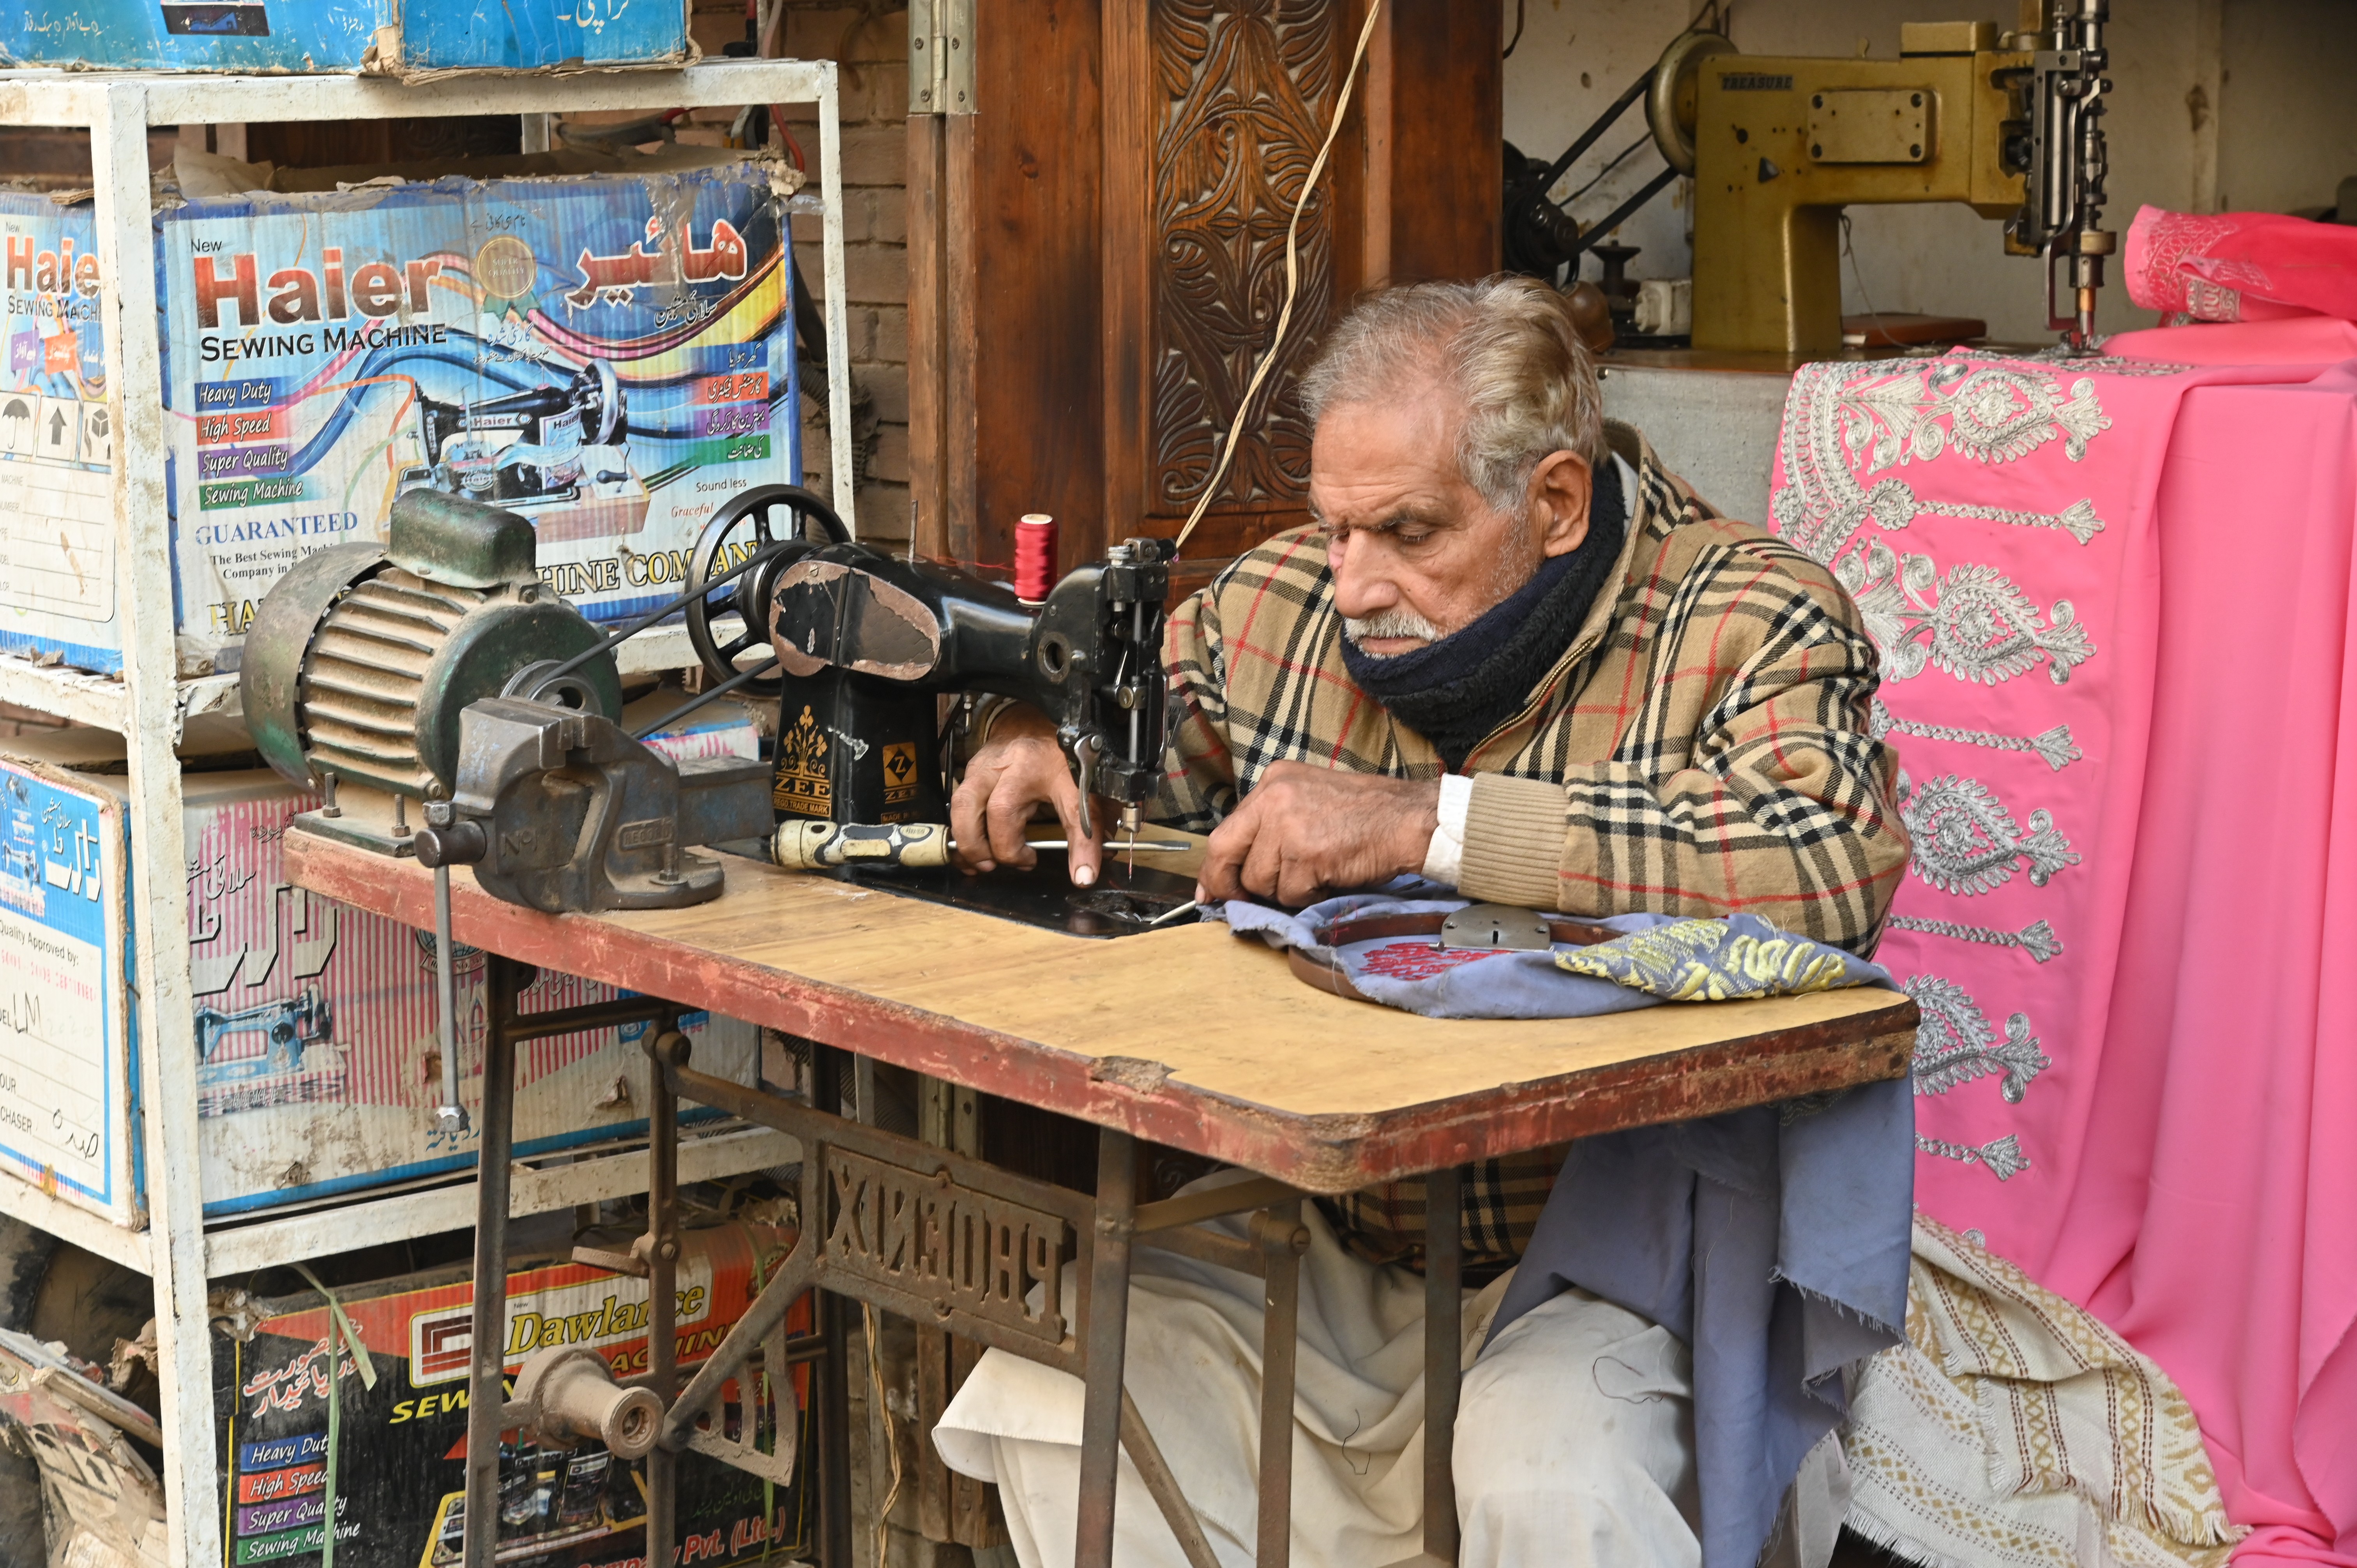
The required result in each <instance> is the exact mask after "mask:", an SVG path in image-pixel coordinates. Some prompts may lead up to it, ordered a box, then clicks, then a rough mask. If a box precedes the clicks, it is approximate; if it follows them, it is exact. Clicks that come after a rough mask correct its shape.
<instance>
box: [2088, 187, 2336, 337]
mask: <svg viewBox="0 0 2357 1568" xmlns="http://www.w3.org/2000/svg"><path fill="white" fill-rule="evenodd" d="M2120 271H2121V273H2122V274H2123V275H2125V276H2126V279H2127V285H2128V297H2129V298H2130V299H2133V300H2135V301H2136V303H2137V304H2138V305H2140V306H2144V307H2145V308H2146V309H2147V310H2158V311H2164V312H2168V313H2169V314H2172V315H2178V316H2184V317H2191V318H2192V319H2194V320H2197V321H2267V320H2274V319H2278V318H2281V317H2295V316H2306V315H2310V314H2314V315H2319V316H2336V317H2341V319H2343V320H2357V225H2349V224H2341V223H2318V222H2314V221H2312V220H2309V219H2306V218H2287V217H2285V216H2284V215H2282V214H2281V213H2276V212H2219V213H2212V214H2207V215H2204V214H2200V213H2192V212H2170V211H2168V210H2166V209H2162V208H2158V207H2146V208H2140V209H2137V212H2136V221H2135V222H2133V223H2131V224H2129V225H2128V237H2127V243H2126V244H2125V245H2124V246H2122V247H2121V252H2120Z"/></svg>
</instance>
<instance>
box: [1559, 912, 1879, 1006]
mask: <svg viewBox="0 0 2357 1568" xmlns="http://www.w3.org/2000/svg"><path fill="white" fill-rule="evenodd" d="M1555 967H1556V968H1557V969H1561V970H1566V971H1568V972H1570V973H1573V974H1584V975H1587V977H1589V978H1590V979H1593V980H1609V981H1612V982H1615V983H1618V984H1621V985H1625V986H1628V987H1630V988H1631V990H1635V991H1642V992H1646V993H1650V994H1652V995H1654V996H1659V997H1662V998H1663V999H1665V1000H1667V1001H1671V1002H1732V1001H1736V1000H1738V998H1741V997H1746V996H1787V995H1791V994H1792V993H1796V992H1803V991H1833V990H1836V989H1838V988H1840V987H1842V986H1846V985H1866V984H1870V983H1874V982H1877V981H1881V982H1885V983H1887V982H1888V981H1889V975H1888V974H1886V973H1885V972H1884V971H1882V970H1881V969H1880V968H1878V967H1877V966H1876V965H1874V964H1871V963H1868V962H1867V961H1865V960H1864V959H1860V958H1854V957H1852V956H1851V955H1850V954H1848V953H1846V952H1843V951H1842V950H1840V949H1838V948H1829V947H1827V946H1825V945H1824V943H1823V942H1813V941H1811V940H1809V939H1808V938H1806V937H1796V936H1794V935H1792V933H1791V932H1790V931H1780V930H1778V929H1776V928H1775V927H1773V926H1771V925H1770V924H1769V923H1768V922H1767V921H1765V920H1762V919H1760V918H1758V917H1757V916H1753V915H1729V916H1728V917H1727V918H1725V919H1723V920H1703V919H1694V920H1672V921H1670V922H1668V923H1667V924H1665V925H1659V926H1654V927H1652V928H1650V929H1646V930H1641V931H1632V932H1631V933H1630V934H1629V935H1627V936H1625V937H1616V938H1614V939H1613V940H1610V941H1609V942H1598V943H1597V944H1596V945H1595V946H1594V947H1586V948H1573V949H1570V950H1564V951H1557V952H1556V954H1555Z"/></svg>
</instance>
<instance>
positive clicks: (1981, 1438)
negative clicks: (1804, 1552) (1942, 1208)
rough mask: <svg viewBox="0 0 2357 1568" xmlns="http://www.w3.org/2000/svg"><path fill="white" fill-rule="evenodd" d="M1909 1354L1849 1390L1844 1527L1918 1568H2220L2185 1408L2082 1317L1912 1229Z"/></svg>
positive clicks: (1991, 1261)
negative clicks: (2191, 1566)
mask: <svg viewBox="0 0 2357 1568" xmlns="http://www.w3.org/2000/svg"><path fill="white" fill-rule="evenodd" d="M1914 1254H1915V1256H1914V1263H1913V1266H1912V1268H1911V1269H1910V1273H1909V1276H1908V1289H1907V1342H1906V1343H1905V1344H1903V1345H1900V1346H1897V1347H1894V1348H1891V1349H1889V1350H1886V1351H1884V1352H1883V1353H1882V1354H1880V1355H1878V1356H1877V1357H1875V1358H1874V1359H1872V1360H1870V1361H1868V1362H1867V1363H1866V1367H1865V1369H1864V1370H1863V1371H1861V1372H1860V1373H1859V1374H1858V1377H1857V1381H1856V1383H1855V1384H1854V1386H1853V1387H1852V1389H1851V1391H1850V1420H1849V1424H1848V1425H1847V1426H1846V1428H1845V1429H1844V1431H1843V1440H1844V1444H1845V1445H1846V1448H1847V1451H1848V1458H1849V1471H1850V1486H1851V1499H1850V1512H1849V1524H1850V1527H1851V1528H1852V1529H1854V1530H1857V1531H1858V1532H1859V1533H1860V1534H1862V1535H1865V1536H1867V1537H1869V1538H1870V1539H1872V1540H1874V1541H1879V1542H1881V1543H1882V1544H1883V1545H1885V1546H1888V1547H1889V1548H1891V1549H1892V1550H1893V1551H1895V1552H1899V1553H1900V1555H1902V1556H1904V1557H1907V1558H1909V1559H1910V1560H1911V1561H1913V1562H1916V1563H1923V1564H1925V1565H1926V1568H2014V1565H2016V1564H2020V1565H2025V1568H2027V1565H2036V1568H2113V1565H2115V1564H2117V1565H2120V1568H2184V1565H2186V1564H2198V1565H2201V1568H2211V1565H2213V1564H2223V1563H2224V1562H2225V1561H2226V1556H2227V1552H2228V1551H2229V1549H2230V1548H2231V1546H2232V1545H2233V1542H2234V1541H2236V1540H2238V1539H2240V1537H2241V1535H2242V1533H2243V1532H2242V1530H2239V1529H2238V1528H2236V1527H2235V1526H2233V1525H2232V1524H2230V1523H2229V1522H2228V1521H2227V1519H2226V1511H2225V1506H2224V1504H2223V1503H2222V1501H2221V1499H2220V1498H2219V1495H2218V1482H2217V1477H2215V1476H2214V1475H2213V1474H2212V1472H2211V1469H2210V1456H2209V1455H2208V1453H2207V1452H2206V1451H2205V1450H2204V1449H2203V1448H2202V1446H2201V1429H2200V1427H2199V1426H2198V1425H2197V1424H2196V1423H2195V1422H2194V1419H2193V1412H2192V1409H2191V1407H2190V1406H2189V1405H2188V1404H2187V1403H2186V1402H2185V1396H2184V1395H2183V1394H2181V1393H2179V1391H2178V1389H2177V1385H2176V1384H2175V1383H2172V1382H2171V1381H2169V1376H2168V1374H2167V1373H2165V1372H2163V1371H2162V1370H2161V1369H2159V1368H2158V1366H2155V1365H2154V1364H2153V1363H2152V1362H2151V1361H2150V1360H2149V1359H2147V1358H2145V1357H2144V1356H2142V1355H2140V1354H2138V1353H2137V1352H2136V1350H2134V1349H2133V1348H2130V1347H2129V1346H2128V1345H2127V1343H2126V1341H2124V1340H2122V1339H2121V1338H2120V1337H2119V1336H2117V1335H2116V1334H2114V1333H2113V1332H2112V1331H2111V1330H2110V1329H2109V1328H2106V1327H2105V1326H2104V1325H2103V1324H2102V1323H2100V1322H2098V1321H2097V1320H2096V1319H2095V1318H2094V1317H2093V1316H2090V1315H2089V1314H2087V1313H2085V1312H2083V1311H2081V1310H2080V1309H2079V1308H2078V1307H2076V1306H2074V1305H2072V1304H2071V1303H2069V1302H2067V1301H2065V1300H2063V1299H2062V1298H2061V1297H2060V1296H2058V1295H2055V1294H2052V1293H2051V1292H2050V1291H2047V1290H2043V1289H2041V1288H2040V1286H2038V1285H2037V1284H2036V1283H2033V1282H2032V1281H2031V1280H2030V1279H2029V1276H2028V1275H2027V1274H2024V1273H2022V1272H2021V1271H2020V1270H2019V1269H2018V1268H2016V1267H2014V1266H2013V1265H2012V1264H2011V1263H2008V1262H2006V1261H2005V1260H2004V1259H2002V1258H1999V1257H1996V1256H1995V1255H1994V1254H1992V1253H1990V1252H1989V1251H1986V1249H1984V1248H1982V1247H1980V1246H1979V1245H1977V1244H1976V1243H1975V1241H1973V1240H1969V1239H1967V1238H1966V1237H1964V1236H1961V1235H1959V1234H1957V1233H1956V1232H1955V1231H1953V1230H1948V1229H1947V1228H1946V1227H1945V1226H1943V1225H1941V1224H1939V1223H1938V1222H1937V1221H1935V1220H1932V1219H1925V1218H1924V1217H1922V1216H1921V1215H1920V1214H1919V1215H1917V1216H1916V1219H1915V1239H1914Z"/></svg>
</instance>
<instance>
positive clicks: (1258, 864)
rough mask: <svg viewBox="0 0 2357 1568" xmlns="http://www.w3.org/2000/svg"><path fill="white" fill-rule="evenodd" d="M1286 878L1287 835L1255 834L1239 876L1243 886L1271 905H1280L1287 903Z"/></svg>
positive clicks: (1274, 833) (1281, 833)
mask: <svg viewBox="0 0 2357 1568" xmlns="http://www.w3.org/2000/svg"><path fill="white" fill-rule="evenodd" d="M1284 874H1285V834H1284V833H1283V832H1280V831H1272V832H1265V833H1255V834H1254V835H1253V845H1252V850H1251V853H1249V854H1246V855H1245V856H1244V863H1243V868H1242V869H1241V870H1240V871H1239V872H1238V873H1237V875H1238V877H1239V878H1240V879H1241V880H1242V881H1243V885H1244V886H1245V887H1246V888H1247V889H1249V890H1250V891H1251V892H1253V893H1254V894H1256V895H1258V896H1259V897H1263V898H1265V899H1268V900H1269V901H1270V902H1272V903H1281V902H1284V901H1285V898H1284V893H1285V889H1284V886H1283V881H1282V879H1283V876H1284Z"/></svg>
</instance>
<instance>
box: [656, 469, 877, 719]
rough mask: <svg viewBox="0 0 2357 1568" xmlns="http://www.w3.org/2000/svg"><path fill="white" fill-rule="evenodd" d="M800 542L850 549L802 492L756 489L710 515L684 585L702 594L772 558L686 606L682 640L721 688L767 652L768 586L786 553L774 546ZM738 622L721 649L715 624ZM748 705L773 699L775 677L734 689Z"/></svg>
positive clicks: (823, 509)
mask: <svg viewBox="0 0 2357 1568" xmlns="http://www.w3.org/2000/svg"><path fill="white" fill-rule="evenodd" d="M794 542H807V543H826V544H847V543H849V542H851V531H850V530H849V529H847V528H845V526H844V525H843V520H842V519H841V518H839V517H837V516H835V514H834V508H833V507H831V506H829V505H827V503H826V502H825V501H823V500H822V499H820V498H819V497H818V496H816V495H814V494H813V493H812V492H811V491H809V490H806V489H802V486H800V485H761V486H758V487H756V488H755V489H749V490H745V491H742V492H740V493H739V494H737V495H736V496H733V497H731V498H730V499H729V501H728V504H727V505H726V506H724V507H722V508H721V509H720V510H718V511H716V512H714V513H713V514H712V521H710V522H707V523H705V525H704V532H702V533H701V534H699V535H697V536H696V541H695V552H694V555H693V556H692V557H691V558H690V560H689V562H688V576H687V585H688V587H689V588H690V589H694V588H696V587H700V586H702V585H704V584H705V583H708V582H710V581H711V580H712V578H713V577H715V576H716V575H719V574H721V573H724V572H726V571H727V570H728V568H729V567H730V566H731V565H734V564H737V562H739V561H742V560H744V559H746V558H747V556H748V555H753V554H759V553H763V552H769V553H770V559H769V560H767V561H764V562H762V563H761V564H759V565H756V566H754V567H753V568H752V569H751V570H750V571H748V572H746V573H745V574H744V575H741V576H739V577H737V578H736V579H735V580H734V581H732V582H728V583H724V584H722V585H720V586H719V587H718V588H716V589H715V590H713V591H712V592H711V593H709V594H705V595H703V596H699V597H696V598H693V599H690V600H689V601H688V603H687V612H686V621H687V640H688V644H689V646H691V647H693V648H694V650H695V656H696V657H697V658H698V659H700V660H703V661H704V672H705V675H707V676H708V677H710V678H711V679H712V680H715V681H726V680H728V679H730V678H731V677H733V676H734V675H736V674H737V671H738V668H739V667H738V665H737V660H738V659H739V658H740V657H742V656H743V655H744V654H746V653H748V652H749V651H751V650H755V649H766V648H768V647H769V645H770V615H769V609H770V584H771V583H772V582H773V581H774V580H775V578H776V576H777V573H778V569H779V568H780V566H781V565H783V564H784V558H785V555H786V552H783V551H779V550H777V549H776V546H778V545H780V544H790V543H794ZM732 613H733V614H735V615H736V616H737V617H738V618H740V619H741V620H742V621H743V622H744V625H743V627H742V628H741V629H739V630H738V631H737V634H736V635H735V636H734V637H733V638H730V639H728V640H726V641H725V642H724V641H723V640H722V633H721V631H720V629H719V628H716V627H715V626H714V625H713V621H714V619H715V618H716V617H719V616H725V615H729V614H732ZM737 690H738V691H739V692H741V693H743V694H744V695H745V696H746V697H747V698H748V699H751V700H761V699H767V698H773V697H775V696H776V695H777V694H778V692H779V690H780V682H778V681H777V679H776V678H775V677H765V678H763V679H761V680H758V681H748V682H745V684H744V685H742V686H740V687H738V688H737Z"/></svg>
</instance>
